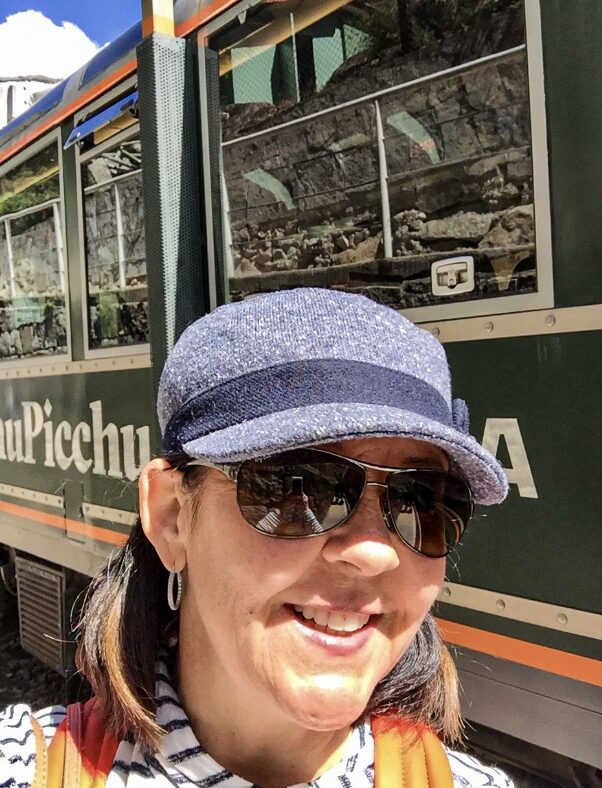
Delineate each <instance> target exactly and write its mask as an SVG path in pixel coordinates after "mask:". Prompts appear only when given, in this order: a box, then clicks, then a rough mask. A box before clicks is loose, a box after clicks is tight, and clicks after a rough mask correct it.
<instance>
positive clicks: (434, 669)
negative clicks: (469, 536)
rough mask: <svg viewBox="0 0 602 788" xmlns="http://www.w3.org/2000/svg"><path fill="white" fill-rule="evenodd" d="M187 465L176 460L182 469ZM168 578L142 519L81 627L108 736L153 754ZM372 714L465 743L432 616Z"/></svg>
mask: <svg viewBox="0 0 602 788" xmlns="http://www.w3.org/2000/svg"><path fill="white" fill-rule="evenodd" d="M185 459H187V458H179V460H178V461H177V462H176V461H174V458H170V461H171V462H172V464H173V465H174V467H178V466H181V465H182V464H183V462H184V461H185ZM181 470H182V472H183V484H184V488H185V489H187V490H188V491H190V492H192V491H197V492H198V489H199V483H202V478H203V474H204V469H202V468H198V467H196V468H186V469H181ZM199 498H200V496H198V495H197V497H196V500H195V505H198V500H199ZM167 578H168V572H167V570H166V569H165V567H164V566H163V564H162V563H161V561H160V559H159V556H158V555H157V553H156V551H155V548H154V547H153V545H152V544H151V543H150V542H149V541H148V539H147V538H146V536H145V534H144V532H143V530H142V525H141V523H140V520H138V522H137V523H136V525H135V526H134V528H133V530H132V532H131V534H130V537H129V539H128V540H127V542H126V544H125V545H124V547H123V548H122V550H121V552H120V553H119V554H118V556H117V557H116V559H115V560H113V561H111V562H110V563H109V565H108V566H107V568H106V569H105V571H104V572H103V573H102V574H100V575H98V577H97V578H96V579H95V580H94V581H93V583H92V584H91V587H90V591H89V593H88V595H87V598H86V601H85V603H84V609H83V613H82V617H81V620H80V623H79V625H78V629H79V638H78V666H79V668H80V670H81V671H82V673H83V674H84V675H85V676H86V678H87V679H88V681H89V682H90V685H91V687H92V690H93V692H94V694H95V695H96V696H97V697H98V699H99V700H100V701H101V702H102V704H103V707H104V710H105V714H106V718H107V725H108V728H109V730H110V731H111V733H113V734H114V735H115V736H117V737H122V736H124V735H126V734H127V733H130V734H132V735H133V736H134V738H135V739H136V741H137V742H139V743H140V744H141V745H142V746H144V747H146V748H148V749H156V747H157V745H158V742H159V739H160V736H161V734H162V729H161V727H160V726H159V725H158V724H157V721H156V702H155V663H156V660H157V657H158V655H159V652H160V650H161V649H162V648H163V649H164V648H165V647H166V646H167V645H168V642H169V639H170V636H172V635H173V634H175V633H176V632H177V626H178V614H177V613H174V612H173V611H171V610H170V609H169V606H168V604H167V596H166V587H167ZM366 713H367V714H369V715H377V714H388V715H398V716H403V717H405V718H407V719H409V720H411V721H412V722H414V723H417V724H426V725H429V726H430V727H431V728H433V730H435V731H436V732H437V733H438V734H439V735H440V736H442V737H443V738H445V739H446V740H447V741H449V742H453V741H457V740H458V739H459V738H460V736H461V732H462V722H461V717H460V704H459V698H458V677H457V673H456V669H455V666H454V663H453V661H452V659H451V656H450V654H449V651H448V650H447V648H446V646H445V644H444V643H443V641H442V639H441V635H440V633H439V630H438V628H437V624H436V623H435V620H434V619H433V617H432V615H431V614H430V613H429V614H427V616H426V618H425V619H424V621H423V622H422V625H421V627H420V629H419V630H418V633H417V634H416V636H415V637H414V639H413V641H412V643H411V644H410V647H409V648H408V650H407V651H406V652H405V654H404V655H403V656H402V658H401V659H400V660H399V662H398V663H397V665H396V666H395V668H394V669H393V670H392V671H391V672H390V673H389V674H388V675H387V676H385V678H383V679H382V680H381V681H380V682H379V684H378V685H377V686H376V688H375V690H374V692H373V694H372V697H371V698H370V701H369V703H368V706H367V708H366Z"/></svg>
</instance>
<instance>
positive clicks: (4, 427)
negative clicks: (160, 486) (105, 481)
mask: <svg viewBox="0 0 602 788" xmlns="http://www.w3.org/2000/svg"><path fill="white" fill-rule="evenodd" d="M89 407H90V412H91V422H92V425H91V426H90V424H89V423H88V422H86V421H80V422H79V423H78V424H76V425H75V426H72V425H71V423H70V422H68V421H61V422H59V423H58V424H57V425H55V423H54V422H53V420H52V418H51V416H52V404H51V403H50V401H49V400H46V401H45V402H44V405H43V406H42V405H40V403H39V402H23V403H21V409H22V417H21V418H20V419H0V460H9V462H23V463H27V464H29V465H36V464H37V462H38V456H39V454H40V453H41V451H40V450H41V448H42V447H43V454H44V466H45V467H46V468H56V467H57V466H58V467H59V468H60V469H61V470H62V471H66V470H68V469H69V468H70V467H71V466H72V465H73V466H74V467H75V468H76V470H78V471H79V472H80V473H87V472H88V471H89V470H90V468H92V473H95V474H97V475H98V476H111V477H112V478H115V479H122V478H123V477H124V476H125V478H126V479H132V480H133V479H135V478H136V476H137V475H138V471H139V470H140V468H142V467H143V466H144V465H146V463H147V462H148V461H149V460H150V434H149V428H148V427H147V426H144V427H138V428H134V425H133V424H126V425H125V426H124V427H121V428H118V427H117V425H116V424H113V422H108V423H107V424H104V422H103V415H102V402H101V401H100V400H96V401H95V402H91V403H90V406H89ZM86 444H87V445H88V447H89V449H88V450H87V451H86V454H87V455H88V456H85V455H84V447H85V445H86ZM36 450H37V452H36ZM122 458H123V463H122Z"/></svg>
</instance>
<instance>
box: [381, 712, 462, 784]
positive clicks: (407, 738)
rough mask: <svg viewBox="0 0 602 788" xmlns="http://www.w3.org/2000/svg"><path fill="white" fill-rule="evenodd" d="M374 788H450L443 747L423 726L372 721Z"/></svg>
mask: <svg viewBox="0 0 602 788" xmlns="http://www.w3.org/2000/svg"><path fill="white" fill-rule="evenodd" d="M372 733H373V735H374V785H375V788H453V785H454V778H453V775H452V771H451V766H450V765H449V758H448V757H447V753H446V752H445V748H444V747H443V744H442V743H441V742H440V741H439V739H438V738H437V736H435V734H434V733H433V732H432V731H431V730H430V729H429V728H427V727H426V726H417V725H414V724H413V723H410V722H408V721H407V720H404V719H401V718H396V717H375V718H374V719H373V720H372Z"/></svg>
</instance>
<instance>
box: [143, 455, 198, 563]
mask: <svg viewBox="0 0 602 788" xmlns="http://www.w3.org/2000/svg"><path fill="white" fill-rule="evenodd" d="M138 498H139V503H140V519H141V521H142V529H143V531H144V533H145V534H146V537H147V539H148V540H149V542H151V543H152V544H153V546H154V548H155V550H156V551H157V553H158V555H159V558H160V559H161V561H162V563H163V565H164V566H165V568H166V569H167V570H168V571H170V572H181V571H182V569H183V568H184V566H185V565H186V547H185V540H184V534H183V532H182V529H181V528H180V527H179V526H180V523H179V520H178V518H179V515H180V511H181V503H182V493H181V489H180V474H179V472H178V471H176V470H175V469H174V468H172V466H171V465H170V464H169V462H168V461H167V460H165V459H163V458H161V457H158V458H156V459H154V460H151V461H150V462H149V463H148V465H146V466H145V467H144V469H143V470H142V472H141V473H140V478H139V480H138Z"/></svg>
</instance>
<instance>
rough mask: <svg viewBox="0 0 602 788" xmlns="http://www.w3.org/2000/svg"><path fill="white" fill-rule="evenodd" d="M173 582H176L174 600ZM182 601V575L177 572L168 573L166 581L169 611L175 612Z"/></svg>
mask: <svg viewBox="0 0 602 788" xmlns="http://www.w3.org/2000/svg"><path fill="white" fill-rule="evenodd" d="M174 580H175V581H176V585H177V588H176V594H175V598H174V590H173V586H174ZM181 601H182V575H181V574H180V573H179V572H170V573H169V580H168V581H167V604H168V605H169V608H170V610H177V609H178V608H179V607H180V602H181Z"/></svg>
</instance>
